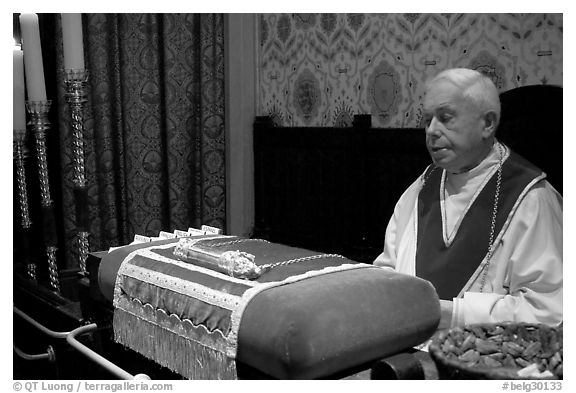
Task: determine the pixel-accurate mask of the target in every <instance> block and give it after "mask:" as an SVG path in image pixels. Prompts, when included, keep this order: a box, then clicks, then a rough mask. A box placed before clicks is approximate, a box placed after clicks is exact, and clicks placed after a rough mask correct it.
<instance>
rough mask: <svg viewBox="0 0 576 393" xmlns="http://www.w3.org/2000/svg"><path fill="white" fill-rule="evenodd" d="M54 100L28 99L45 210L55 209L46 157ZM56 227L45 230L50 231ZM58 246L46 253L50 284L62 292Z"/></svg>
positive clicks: (27, 104) (42, 201)
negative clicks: (50, 112)
mask: <svg viewBox="0 0 576 393" xmlns="http://www.w3.org/2000/svg"><path fill="white" fill-rule="evenodd" d="M51 104H52V101H50V100H48V101H26V110H27V111H28V113H29V114H30V121H29V122H28V124H29V125H30V126H31V127H32V131H33V132H34V136H35V139H36V156H37V160H38V174H39V181H40V196H41V204H42V207H43V211H44V212H45V213H46V212H51V211H52V209H53V206H52V199H51V197H50V185H49V179H48V161H47V159H46V157H47V154H46V132H47V131H48V130H49V129H50V121H49V120H48V112H49V111H50V105H51ZM46 221H49V223H46V222H45V224H44V225H48V224H52V225H53V224H54V222H53V220H46ZM50 230H54V232H55V228H50V229H48V230H45V233H46V232H49V231H50ZM56 251H57V248H56V246H55V245H54V244H48V245H47V247H46V254H47V256H48V270H49V275H50V286H51V287H52V289H53V290H54V291H55V292H57V293H59V292H60V281H59V279H58V265H57V263H56Z"/></svg>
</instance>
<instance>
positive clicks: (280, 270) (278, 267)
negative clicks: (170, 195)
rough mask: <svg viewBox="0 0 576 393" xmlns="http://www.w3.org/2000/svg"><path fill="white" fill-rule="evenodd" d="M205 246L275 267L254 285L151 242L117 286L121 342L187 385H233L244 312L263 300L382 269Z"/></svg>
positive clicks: (245, 244) (271, 247)
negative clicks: (306, 284)
mask: <svg viewBox="0 0 576 393" xmlns="http://www.w3.org/2000/svg"><path fill="white" fill-rule="evenodd" d="M200 241H202V243H203V245H204V246H205V247H207V248H208V249H212V250H220V251H222V250H224V251H227V250H242V251H244V252H247V253H251V254H252V255H255V256H256V261H255V262H256V263H257V264H259V265H267V266H273V267H274V269H273V270H270V271H269V272H267V274H264V275H263V276H262V277H260V278H258V279H257V280H254V281H251V280H247V279H240V278H235V277H232V276H229V275H226V274H223V273H221V272H218V271H215V270H213V269H210V268H207V267H205V266H206V265H205V264H202V263H201V261H198V263H189V262H185V261H182V260H179V259H178V258H177V257H175V256H174V250H175V247H176V245H177V240H174V241H173V242H169V243H167V244H156V242H151V243H148V245H146V246H145V247H143V248H138V249H136V250H134V251H132V252H131V253H129V254H128V256H127V257H126V258H125V259H124V260H123V262H122V263H121V265H120V268H119V269H118V274H117V277H116V283H115V286H114V307H115V311H114V323H113V325H114V335H115V339H116V341H117V342H119V343H121V344H123V345H125V346H127V347H129V348H131V349H133V350H135V351H137V352H139V353H141V354H142V355H144V356H146V357H147V358H150V359H153V360H155V361H156V362H157V363H159V364H161V365H163V366H165V367H168V368H169V369H171V370H173V371H175V372H177V373H179V374H180V375H182V376H184V377H186V378H189V379H236V377H237V374H236V364H235V360H236V355H237V349H238V333H239V328H240V323H241V321H242V315H243V311H244V310H245V309H246V307H247V306H248V304H249V303H250V301H251V300H252V299H253V298H254V297H255V296H257V295H258V294H260V293H262V292H264V291H267V290H269V289H271V288H276V287H281V286H285V285H290V284H294V283H297V282H300V281H303V280H309V279H312V278H314V277H319V276H322V275H327V274H332V273H336V272H344V271H350V270H359V269H372V270H376V269H379V268H376V267H373V266H371V265H366V264H359V263H352V262H351V261H349V260H347V259H344V258H343V257H340V256H335V255H326V254H321V253H315V252H312V251H308V250H302V249H297V248H292V247H287V246H282V245H278V244H270V243H268V242H265V241H258V240H251V239H241V238H236V237H229V236H216V237H211V238H206V239H200ZM163 243H166V242H165V241H164V242H163ZM286 262H287V263H286Z"/></svg>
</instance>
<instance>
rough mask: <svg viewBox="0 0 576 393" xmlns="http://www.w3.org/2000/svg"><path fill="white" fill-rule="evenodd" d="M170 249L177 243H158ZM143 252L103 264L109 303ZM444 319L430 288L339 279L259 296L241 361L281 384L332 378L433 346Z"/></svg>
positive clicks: (407, 280) (378, 276) (405, 281)
mask: <svg viewBox="0 0 576 393" xmlns="http://www.w3.org/2000/svg"><path fill="white" fill-rule="evenodd" d="M170 242H174V240H164V241H157V242H155V243H156V244H158V245H160V244H165V243H170ZM148 245H149V244H148ZM143 246H147V245H142V244H140V245H133V246H127V247H123V248H121V249H118V250H116V251H113V252H111V253H110V254H108V255H107V256H106V257H104V258H103V260H102V262H101V265H100V270H99V284H100V289H101V291H102V293H103V294H104V296H105V297H107V298H108V299H110V300H112V298H113V290H114V283H115V280H116V274H117V272H118V269H119V267H120V264H121V263H122V261H123V260H124V258H125V257H126V256H127V255H128V254H129V253H130V252H132V251H133V250H135V249H137V248H140V247H143ZM252 247H256V246H254V245H253V246H252ZM257 247H262V245H261V244H260V245H258V246H257ZM266 250H267V255H266V256H263V258H272V257H274V258H276V259H278V260H283V259H285V258H284V256H283V255H276V256H274V254H275V253H274V252H271V251H275V252H277V253H280V254H283V253H285V254H286V255H288V254H290V255H292V254H294V253H296V254H298V253H300V252H303V250H300V249H293V248H287V247H286V246H281V245H275V244H270V247H268V246H266ZM252 251H253V252H255V251H258V250H257V249H256V248H253V250H252ZM319 262H322V263H325V264H329V265H333V264H334V263H339V264H340V263H353V262H352V261H350V260H346V259H341V260H339V261H334V260H330V259H327V260H325V261H322V260H318V261H317V262H316V263H319ZM303 268H304V266H303V264H300V266H297V265H292V266H290V267H289V268H287V269H288V271H284V272H282V270H281V269H278V271H276V272H274V271H272V272H270V274H269V276H268V277H267V278H266V277H265V276H263V277H262V279H263V281H268V280H269V279H271V278H273V277H276V279H282V278H283V277H284V276H285V274H287V273H288V272H289V269H294V273H295V274H297V273H299V272H298V270H299V269H303ZM283 269H286V268H283ZM439 319H440V306H439V301H438V297H437V295H436V292H435V290H434V288H433V287H432V286H431V285H430V284H429V283H428V282H427V281H424V280H421V279H418V278H415V277H411V276H407V275H403V274H398V273H396V272H393V271H391V270H389V269H383V268H369V269H355V270H347V271H340V272H333V273H330V274H325V275H320V276H316V277H312V278H308V279H306V280H302V281H296V282H293V283H290V284H286V285H282V286H276V287H272V288H269V289H266V290H264V291H262V292H260V293H259V294H257V295H256V296H255V297H254V298H253V299H252V300H251V301H250V303H248V306H247V307H246V309H245V310H244V313H243V316H242V319H241V323H240V328H239V332H238V352H237V361H238V362H241V363H243V364H245V365H248V366H250V367H253V368H255V369H257V370H258V371H260V372H262V373H264V374H266V375H269V376H271V377H274V378H280V379H309V378H323V377H330V376H331V375H334V374H337V373H341V372H344V371H345V370H347V369H350V368H354V367H357V366H360V365H362V364H365V363H367V362H370V361H373V360H377V359H379V358H382V357H384V356H387V355H390V354H393V353H395V352H398V351H400V350H402V349H405V348H408V347H411V346H414V345H417V344H419V343H421V342H423V341H425V340H426V339H428V338H429V337H430V336H431V335H432V334H433V333H434V331H435V330H436V327H437V325H438V322H439Z"/></svg>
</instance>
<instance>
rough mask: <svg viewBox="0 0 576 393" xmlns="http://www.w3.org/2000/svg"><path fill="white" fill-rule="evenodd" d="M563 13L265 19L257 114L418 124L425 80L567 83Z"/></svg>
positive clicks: (298, 122)
mask: <svg viewBox="0 0 576 393" xmlns="http://www.w3.org/2000/svg"><path fill="white" fill-rule="evenodd" d="M562 37H563V16H562V14H260V15H259V17H258V40H259V42H258V44H259V45H258V82H257V96H258V104H257V105H258V108H257V111H258V114H259V115H269V116H271V117H272V118H273V120H274V122H275V123H277V124H279V125H289V126H337V127H338V126H348V125H350V124H351V122H352V118H353V115H355V114H371V115H372V125H373V126H374V127H418V126H419V124H420V120H421V117H422V109H421V108H422V103H421V99H422V94H423V86H424V81H425V80H426V79H428V78H429V77H431V76H433V75H434V74H436V73H437V72H439V71H441V70H443V69H445V68H450V67H468V68H474V69H478V70H480V71H482V72H484V73H486V74H488V75H490V77H491V78H492V79H493V80H494V82H495V83H496V85H497V87H498V88H499V89H500V91H506V90H509V89H512V88H515V87H519V86H524V85H534V84H555V85H562Z"/></svg>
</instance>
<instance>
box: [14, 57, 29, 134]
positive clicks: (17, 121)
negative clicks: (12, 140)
mask: <svg viewBox="0 0 576 393" xmlns="http://www.w3.org/2000/svg"><path fill="white" fill-rule="evenodd" d="M13 72H14V82H13V83H14V96H13V99H12V106H13V108H14V120H13V123H12V129H14V130H25V129H26V106H25V101H26V98H25V93H24V53H23V52H22V50H21V49H20V47H19V46H16V47H14V66H13Z"/></svg>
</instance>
